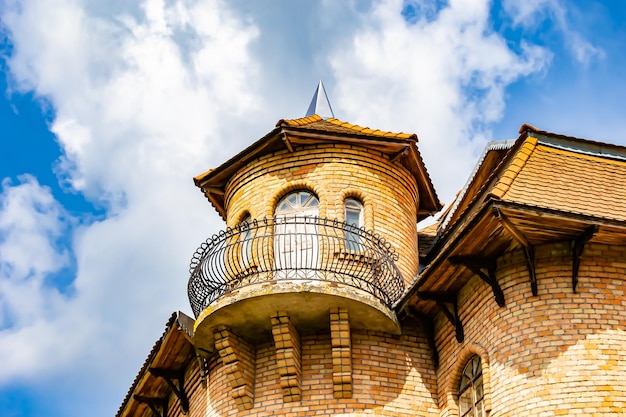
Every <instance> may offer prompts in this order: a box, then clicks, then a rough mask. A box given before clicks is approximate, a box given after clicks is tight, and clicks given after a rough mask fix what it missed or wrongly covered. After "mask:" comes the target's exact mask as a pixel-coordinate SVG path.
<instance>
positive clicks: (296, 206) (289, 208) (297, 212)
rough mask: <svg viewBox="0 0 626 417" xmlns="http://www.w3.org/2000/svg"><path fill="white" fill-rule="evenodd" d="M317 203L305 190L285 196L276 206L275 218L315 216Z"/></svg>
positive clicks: (313, 196)
mask: <svg viewBox="0 0 626 417" xmlns="http://www.w3.org/2000/svg"><path fill="white" fill-rule="evenodd" d="M318 205H319V201H318V200H317V197H315V195H313V194H312V193H311V192H309V191H306V190H300V191H294V192H293V193H290V194H287V195H286V196H285V197H283V198H282V199H281V200H280V201H279V202H278V206H276V216H277V217H278V216H306V217H310V216H317V213H318V207H317V206H318Z"/></svg>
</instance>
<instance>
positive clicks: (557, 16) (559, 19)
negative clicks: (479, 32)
mask: <svg viewBox="0 0 626 417" xmlns="http://www.w3.org/2000/svg"><path fill="white" fill-rule="evenodd" d="M502 4H503V6H504V9H505V10H506V12H507V13H508V14H509V15H510V16H511V17H512V19H513V24H515V25H518V26H523V27H526V28H530V29H533V28H535V27H536V26H538V25H539V24H540V23H541V22H544V21H545V20H547V19H550V20H552V21H554V23H555V27H556V28H557V30H559V31H561V33H562V34H563V36H564V37H565V40H566V42H565V46H566V47H568V48H569V49H570V52H571V53H572V54H573V55H574V58H575V59H576V60H577V61H578V62H580V63H581V64H583V65H587V64H589V62H590V61H591V60H592V59H594V58H596V59H598V58H603V57H604V51H603V50H602V49H601V48H598V47H595V46H594V45H593V44H591V43H590V42H589V41H587V40H586V39H584V38H583V37H582V36H581V35H580V33H578V32H577V31H576V30H574V29H572V28H571V26H570V23H569V20H568V18H567V8H566V7H565V6H564V5H563V4H562V3H561V1H560V0H526V1H517V0H505V1H503V3H502Z"/></svg>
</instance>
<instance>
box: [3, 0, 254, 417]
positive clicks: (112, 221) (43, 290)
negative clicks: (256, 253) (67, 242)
mask: <svg viewBox="0 0 626 417" xmlns="http://www.w3.org/2000/svg"><path fill="white" fill-rule="evenodd" d="M105 3H106V2H102V3H101V4H100V5H97V4H95V3H94V2H85V4H83V2H80V1H78V0H53V1H49V0H35V1H29V2H25V3H20V4H17V3H15V4H12V6H13V7H7V8H6V9H5V10H4V14H3V16H2V20H3V22H4V24H5V25H6V26H7V27H8V28H9V30H10V33H11V37H12V41H13V43H14V48H15V49H14V54H13V57H12V58H11V60H10V62H9V64H10V68H11V71H12V73H13V75H14V77H15V82H16V86H15V88H21V89H23V90H27V89H34V90H35V91H36V92H37V93H38V94H40V95H42V96H44V97H46V98H47V100H48V101H49V102H50V103H51V104H52V106H53V107H54V111H55V117H54V121H53V123H52V125H51V130H52V132H54V133H55V134H56V136H57V140H58V143H59V145H60V146H61V148H62V150H63V157H62V160H61V162H60V163H59V166H58V167H57V172H58V174H59V175H60V176H61V177H62V178H63V179H64V181H65V182H66V185H67V187H69V188H71V190H72V191H78V192H81V193H83V194H84V195H85V196H86V197H87V198H88V199H89V200H91V201H93V202H95V203H96V204H102V205H104V206H105V207H106V208H107V209H108V211H107V214H108V217H107V218H106V219H104V220H101V221H98V222H95V223H93V224H88V225H82V226H77V227H76V228H75V229H74V237H73V241H72V250H73V253H74V255H75V257H76V264H77V275H76V277H75V280H74V282H73V284H72V285H73V289H74V291H73V296H72V297H63V296H60V295H55V294H54V288H52V289H49V288H47V287H46V286H45V285H44V283H43V278H44V277H45V276H46V275H47V274H49V273H52V272H55V271H57V270H59V268H62V267H63V266H64V265H66V263H67V262H66V261H67V256H68V255H67V253H65V252H59V251H58V250H56V248H55V246H54V245H53V244H52V243H51V242H52V241H53V240H52V237H54V236H56V235H54V233H57V229H58V228H62V227H63V226H61V224H62V223H63V222H64V221H67V219H66V218H63V217H62V215H61V214H58V213H57V212H55V211H53V209H56V210H61V209H60V205H59V203H58V202H56V201H55V200H54V199H53V198H52V196H51V195H50V193H49V192H47V194H46V192H45V191H46V189H45V188H41V187H39V186H38V185H37V184H36V181H35V180H34V179H32V178H27V180H26V183H25V184H24V185H22V186H20V187H21V188H20V187H8V188H7V189H8V190H9V191H7V192H8V193H10V194H9V195H10V196H11V198H10V199H8V200H7V201H10V202H11V204H10V205H6V208H5V209H4V210H3V217H2V219H5V220H6V221H5V223H7V224H13V223H14V220H15V218H17V215H16V214H15V213H16V212H21V216H22V217H20V219H22V223H20V224H23V225H24V226H23V229H28V231H30V233H15V234H12V235H10V237H11V239H10V240H9V239H7V240H6V241H5V243H6V248H5V247H3V252H2V253H3V256H6V257H10V265H11V268H10V273H11V274H12V275H20V276H27V275H28V276H30V275H37V277H38V279H34V278H30V279H29V280H28V281H27V282H25V283H23V284H20V285H19V286H16V285H8V284H6V283H7V282H9V283H10V281H9V280H7V279H3V281H2V283H3V284H6V285H4V287H3V288H2V289H1V290H2V297H3V298H4V299H10V300H11V303H12V304H11V305H9V307H10V311H11V312H12V314H13V312H14V308H15V306H14V305H13V304H16V303H22V302H24V303H26V302H27V304H25V305H26V307H21V309H24V308H25V309H26V310H27V311H23V310H21V311H20V313H19V314H20V315H19V317H20V320H19V321H15V320H14V319H13V320H12V322H11V323H10V324H11V327H8V328H5V329H4V330H2V331H0V346H2V347H1V348H0V362H1V363H3V364H9V363H10V366H4V365H3V366H2V367H0V384H6V383H8V382H11V381H14V380H15V379H16V378H17V379H23V378H27V379H32V378H34V377H35V376H36V377H37V378H39V379H42V378H43V379H45V378H46V377H53V375H58V374H59V373H64V374H75V375H76V374H78V375H81V374H82V375H84V376H85V377H84V379H85V380H89V377H88V375H92V374H93V373H94V372H98V373H99V378H98V379H99V380H100V381H101V383H102V381H106V380H109V381H110V380H121V381H122V382H121V383H120V384H119V387H118V389H119V390H120V391H122V390H124V389H125V388H126V387H125V386H124V385H125V384H130V382H131V381H132V375H133V374H134V372H136V370H137V368H138V366H137V364H140V363H141V360H142V359H143V358H141V356H144V355H145V354H146V353H147V351H148V349H149V346H150V345H151V344H152V343H153V342H154V339H155V338H156V336H157V335H159V333H160V331H161V330H162V329H161V328H162V326H163V323H164V322H165V320H166V319H167V317H168V316H169V314H170V313H171V311H173V310H176V309H187V310H188V308H187V305H188V303H187V301H186V297H185V295H186V294H185V288H186V280H187V277H186V273H187V269H188V261H189V259H190V257H191V255H192V254H193V251H194V250H195V248H196V246H197V245H198V244H199V243H200V242H201V241H202V240H203V239H205V238H206V237H207V236H209V235H210V234H211V233H213V232H215V231H216V230H218V229H219V228H221V227H222V226H221V221H219V220H218V218H217V215H216V214H214V213H212V209H211V208H210V207H209V205H208V204H207V203H206V201H203V198H202V197H201V194H200V192H199V191H198V190H197V189H196V188H195V186H194V185H193V182H192V180H191V179H192V177H193V176H194V175H197V174H199V173H201V172H203V171H204V170H206V169H207V168H209V167H211V166H213V165H216V164H217V163H219V162H221V160H220V159H219V158H220V156H221V154H222V153H223V152H224V149H227V150H229V149H231V148H232V147H233V146H237V145H236V143H237V141H232V140H231V141H229V142H228V143H226V140H225V139H224V138H225V137H233V136H234V132H235V131H236V127H237V125H236V123H235V122H236V121H237V120H238V119H239V118H240V117H242V114H244V113H246V112H250V111H251V110H252V109H253V108H254V107H255V106H257V105H258V103H257V101H256V96H255V94H254V90H255V77H256V76H257V75H256V74H257V67H256V64H255V63H254V62H252V61H251V60H250V57H249V53H248V48H249V44H250V42H252V41H253V40H254V39H255V37H256V36H257V29H256V28H255V26H254V25H253V24H251V23H250V22H247V21H242V20H241V19H239V18H238V17H237V16H236V15H234V14H233V13H232V12H231V11H229V9H228V7H227V6H226V5H225V4H224V3H222V2H215V1H202V0H199V1H189V2H177V3H173V2H163V1H158V0H147V1H145V2H143V3H142V4H141V7H140V8H139V9H133V10H117V11H116V12H115V14H113V15H111V14H107V13H96V12H95V11H94V10H100V12H102V10H103V8H106V7H108V6H106V4H105ZM86 4H88V6H87V5H86ZM109 12H110V11H109ZM42 22H46V23H45V24H42ZM51 25H53V26H54V30H51ZM241 140H250V138H246V137H243V138H240V139H239V141H241ZM20 190H21V194H20V195H21V196H22V198H21V200H20V199H19V198H18V197H15V196H16V195H17V194H16V193H17V192H18V191H20ZM43 196H45V197H46V198H47V200H45V203H46V204H47V205H48V207H49V209H48V210H47V211H45V212H42V213H43V214H41V215H40V216H39V217H37V216H35V214H37V213H39V212H38V211H37V210H38V209H37V207H38V206H37V205H36V204H39V205H41V204H43V202H42V201H43V200H41V199H42V198H43ZM35 203H36V204H35ZM29 204H30V205H29ZM29 207H31V208H32V210H30V211H25V210H27V209H28V208H29ZM33 207H34V208H33ZM188 207H194V209H192V210H190V209H188ZM203 207H204V211H203ZM29 214H32V215H31V216H30V217H28V215H29ZM55 216H56V217H55ZM27 219H30V221H31V223H32V224H27V223H26V220H27ZM0 224H4V223H0ZM7 227H8V226H7ZM11 227H14V226H11ZM46 239H47V240H46ZM34 254H37V259H36V262H35V259H34V258H33V255H34ZM28 268H31V269H33V270H32V271H30V272H29V270H28ZM29 274H30V275H29ZM4 302H5V304H4V305H5V308H4V309H5V310H7V307H6V305H7V304H6V302H7V301H4ZM13 315H14V314H13ZM8 318H9V317H8V316H7V317H6V319H7V320H8ZM34 340H36V341H37V343H33V341H34ZM70 362H71V363H77V364H78V363H82V364H86V366H85V367H70ZM120 370H123V371H122V372H120ZM118 396H119V393H118ZM119 400H121V397H120V398H119ZM109 411H110V410H109Z"/></svg>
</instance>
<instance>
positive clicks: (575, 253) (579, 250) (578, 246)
mask: <svg viewBox="0 0 626 417" xmlns="http://www.w3.org/2000/svg"><path fill="white" fill-rule="evenodd" d="M598 230H599V227H598V226H597V225H593V226H589V227H588V228H587V229H585V231H584V232H583V233H581V234H580V235H579V236H577V237H576V238H575V239H574V240H573V241H572V290H573V291H574V292H576V286H577V285H578V270H579V268H580V259H581V258H582V256H583V251H584V250H585V244H586V243H587V242H588V241H589V240H590V239H591V238H592V237H593V236H594V235H595V234H596V233H598Z"/></svg>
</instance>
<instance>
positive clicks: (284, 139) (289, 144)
mask: <svg viewBox="0 0 626 417" xmlns="http://www.w3.org/2000/svg"><path fill="white" fill-rule="evenodd" d="M281 139H282V140H283V142H285V146H286V147H287V149H289V152H291V153H293V146H291V142H290V141H289V138H288V137H287V135H286V134H285V133H283V134H282V135H281Z"/></svg>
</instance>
